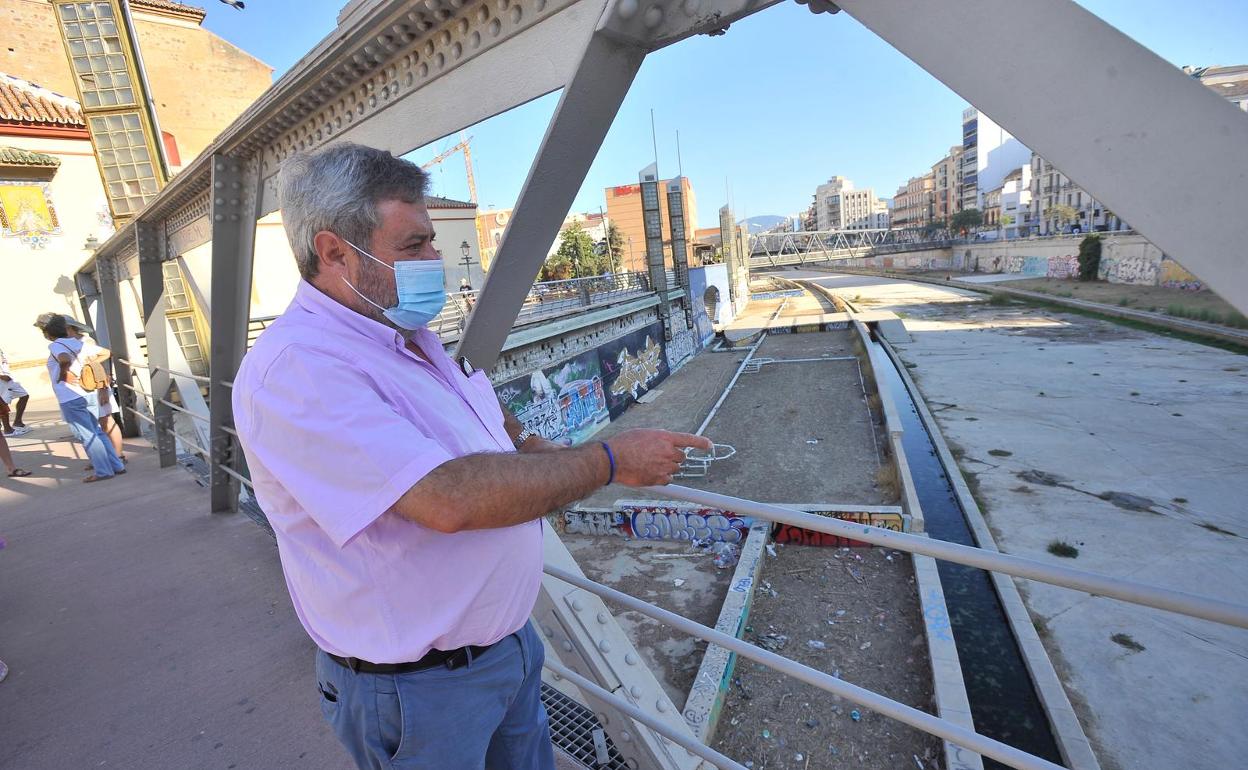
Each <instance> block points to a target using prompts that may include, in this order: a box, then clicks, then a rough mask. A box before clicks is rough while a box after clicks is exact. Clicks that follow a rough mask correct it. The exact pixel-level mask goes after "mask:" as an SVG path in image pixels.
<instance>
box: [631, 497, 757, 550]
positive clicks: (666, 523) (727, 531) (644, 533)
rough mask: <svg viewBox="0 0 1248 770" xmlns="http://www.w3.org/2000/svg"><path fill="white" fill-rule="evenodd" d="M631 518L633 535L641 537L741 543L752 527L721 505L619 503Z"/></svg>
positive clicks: (644, 538) (749, 520)
mask: <svg viewBox="0 0 1248 770" xmlns="http://www.w3.org/2000/svg"><path fill="white" fill-rule="evenodd" d="M616 507H617V510H618V511H619V512H620V513H621V514H623V516H624V517H625V518H626V519H627V520H628V522H629V527H630V529H631V531H632V536H633V537H635V538H638V539H639V540H690V541H692V540H700V541H711V542H721V541H722V542H725V543H740V542H742V541H744V540H745V537H746V534H748V532H749V530H750V525H751V524H752V523H753V520H752V519H747V518H742V517H740V516H738V515H736V514H735V513H730V512H728V511H722V510H719V509H718V508H702V507H697V506H689V505H682V504H679V503H675V504H673V503H652V502H648V501H647V502H626V501H620V502H618V503H616Z"/></svg>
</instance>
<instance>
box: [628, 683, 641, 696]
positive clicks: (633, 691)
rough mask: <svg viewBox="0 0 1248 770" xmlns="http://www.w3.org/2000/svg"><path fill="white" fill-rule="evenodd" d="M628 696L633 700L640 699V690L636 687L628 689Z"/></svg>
mask: <svg viewBox="0 0 1248 770" xmlns="http://www.w3.org/2000/svg"><path fill="white" fill-rule="evenodd" d="M628 694H629V695H631V696H633V697H634V698H640V697H641V688H640V687H638V686H637V685H633V686H632V687H630V688H628Z"/></svg>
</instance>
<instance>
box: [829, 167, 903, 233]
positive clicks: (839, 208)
mask: <svg viewBox="0 0 1248 770" xmlns="http://www.w3.org/2000/svg"><path fill="white" fill-rule="evenodd" d="M814 207H815V218H816V227H817V229H819V230H870V229H874V228H877V227H878V226H879V223H880V221H881V216H880V212H881V210H883V216H884V218H883V221H884V222H885V225H884V227H885V228H887V227H888V225H887V217H888V208H887V205H886V204H885V203H884V202H883V201H881V200H880V199H879V198H877V197H876V196H875V190H874V189H872V188H870V187H868V188H866V189H863V190H857V189H854V183H853V182H852V181H850V180H849V179H846V178H845V177H843V176H834V177H832V178H831V179H829V180H828V181H827V183H826V184H821V185H819V186H818V187H817V188H815V204H814Z"/></svg>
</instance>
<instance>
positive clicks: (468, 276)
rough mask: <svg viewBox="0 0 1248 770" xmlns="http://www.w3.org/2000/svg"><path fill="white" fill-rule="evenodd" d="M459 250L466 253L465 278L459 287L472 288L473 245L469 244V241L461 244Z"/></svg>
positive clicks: (462, 288)
mask: <svg viewBox="0 0 1248 770" xmlns="http://www.w3.org/2000/svg"><path fill="white" fill-rule="evenodd" d="M459 251H460V253H461V254H463V255H464V280H463V281H462V282H461V283H460V285H459V288H460V290H461V291H463V290H471V289H472V255H471V252H472V247H471V246H469V245H468V241H464V242H463V243H461V244H459Z"/></svg>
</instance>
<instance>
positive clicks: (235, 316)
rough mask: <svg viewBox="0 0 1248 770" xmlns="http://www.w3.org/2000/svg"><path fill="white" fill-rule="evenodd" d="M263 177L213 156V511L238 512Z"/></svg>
mask: <svg viewBox="0 0 1248 770" xmlns="http://www.w3.org/2000/svg"><path fill="white" fill-rule="evenodd" d="M259 183H260V176H259V169H258V164H257V163H254V162H253V163H250V164H248V163H245V162H244V161H240V160H238V159H237V158H231V157H229V156H225V155H214V156H213V158H212V187H211V196H212V197H211V203H210V209H209V210H210V212H211V218H212V301H211V305H212V309H211V328H212V332H211V334H210V341H209V344H210V346H211V352H210V353H209V359H208V375H209V377H210V378H211V380H212V382H211V384H210V385H209V394H208V397H209V401H208V441H209V444H210V446H209V447H208V449H209V452H210V455H211V458H210V464H211V473H210V481H211V487H212V490H211V492H212V494H211V496H212V510H213V512H214V513H215V512H220V511H228V512H233V511H237V510H238V481H237V479H236V477H234V476H232V475H230V474H229V472H228V471H230V470H233V471H236V472H237V471H238V470H240V469H239V468H237V467H236V465H237V461H238V460H239V458H241V457H242V456H243V454H242V452H241V451H240V450H239V447H238V445H237V440H236V439H235V437H234V436H233V435H232V431H233V430H234V408H233V400H232V389H231V388H230V386H228V385H227V384H226V383H228V382H233V381H234V375H235V374H236V373H237V372H238V365H239V364H240V363H242V360H243V354H244V353H246V352H247V321H248V318H249V317H250V311H251V280H252V262H253V259H254V255H255V244H256V220H257V219H258V215H257V213H256V212H257V205H258V198H259V188H260V185H259Z"/></svg>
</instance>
